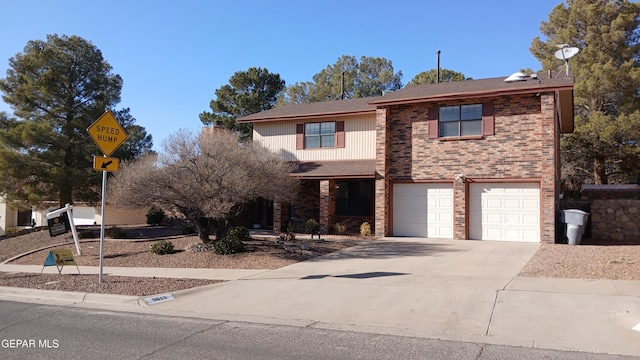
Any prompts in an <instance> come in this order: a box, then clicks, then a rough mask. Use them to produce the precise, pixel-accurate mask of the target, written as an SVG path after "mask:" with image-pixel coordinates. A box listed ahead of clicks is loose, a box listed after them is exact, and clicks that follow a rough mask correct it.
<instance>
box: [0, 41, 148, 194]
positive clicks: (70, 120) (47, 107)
mask: <svg viewBox="0 0 640 360" xmlns="http://www.w3.org/2000/svg"><path fill="white" fill-rule="evenodd" d="M111 70H112V68H111V66H110V65H109V64H108V63H107V62H106V61H105V60H104V59H103V57H102V53H101V52H100V50H99V49H98V48H97V47H96V46H95V45H93V44H92V43H91V42H89V41H87V40H84V39H82V38H80V37H77V36H71V37H67V36H58V35H48V36H47V40H46V41H42V40H33V41H29V42H28V43H27V45H26V47H25V48H24V50H23V52H22V53H19V54H17V55H15V56H14V57H12V58H10V59H9V69H8V70H7V76H6V78H5V79H1V80H0V91H2V93H3V96H2V98H3V100H4V101H5V102H6V103H7V104H9V105H10V106H11V107H12V109H13V115H14V116H9V115H7V114H2V115H0V194H1V195H2V196H3V197H4V198H5V200H7V201H9V202H12V201H23V202H27V203H29V204H38V203H41V202H43V201H55V200H58V201H59V204H60V205H61V206H63V205H64V204H66V203H73V202H75V201H86V202H94V201H97V200H98V199H99V197H100V193H99V192H100V186H99V184H100V177H101V174H100V173H99V172H98V171H95V170H93V169H92V166H93V165H92V164H93V159H92V157H93V155H101V153H100V151H99V150H98V148H97V146H95V144H94V143H93V141H92V140H91V138H90V137H89V135H88V134H87V132H86V129H87V128H88V127H89V125H91V123H92V122H93V121H95V120H96V119H97V118H98V117H100V115H102V114H103V113H104V111H105V110H106V109H111V108H113V107H114V106H115V105H116V104H117V103H118V102H119V101H120V90H121V88H122V78H121V77H120V76H119V75H117V74H113V73H112V72H111ZM116 117H117V118H119V119H118V120H119V121H120V122H121V124H123V125H124V128H125V131H128V132H131V133H132V135H133V137H132V138H130V139H129V140H128V142H127V146H126V147H124V149H123V150H121V151H120V152H119V154H120V156H123V157H124V158H127V157H129V158H131V157H136V156H138V155H140V154H141V153H144V152H146V151H149V150H150V149H151V145H152V143H151V136H150V135H146V132H145V131H144V129H143V128H141V127H139V126H136V125H134V124H133V123H134V121H135V119H133V118H132V117H131V116H130V115H129V110H128V109H125V110H121V111H117V112H116Z"/></svg>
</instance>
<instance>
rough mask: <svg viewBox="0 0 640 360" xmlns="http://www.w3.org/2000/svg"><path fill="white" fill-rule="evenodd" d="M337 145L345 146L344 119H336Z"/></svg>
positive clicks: (339, 146)
mask: <svg viewBox="0 0 640 360" xmlns="http://www.w3.org/2000/svg"><path fill="white" fill-rule="evenodd" d="M336 147H338V148H343V147H344V121H336Z"/></svg>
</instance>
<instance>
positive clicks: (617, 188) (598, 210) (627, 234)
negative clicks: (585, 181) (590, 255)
mask: <svg viewBox="0 0 640 360" xmlns="http://www.w3.org/2000/svg"><path fill="white" fill-rule="evenodd" d="M581 198H582V200H583V202H590V203H591V207H590V209H589V211H590V212H591V215H590V217H591V238H592V239H597V240H615V241H624V242H628V243H635V244H640V222H639V221H638V218H639V217H640V186H639V185H585V186H584V188H583V190H582V191H581Z"/></svg>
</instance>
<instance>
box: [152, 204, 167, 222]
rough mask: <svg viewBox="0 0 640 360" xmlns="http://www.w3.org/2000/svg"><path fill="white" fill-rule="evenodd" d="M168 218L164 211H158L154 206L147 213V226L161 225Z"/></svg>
mask: <svg viewBox="0 0 640 360" xmlns="http://www.w3.org/2000/svg"><path fill="white" fill-rule="evenodd" d="M166 217H167V216H166V215H165V213H164V211H163V210H162V209H158V208H157V207H155V206H153V207H151V209H149V211H148V212H147V224H149V225H160V224H162V222H163V221H164V219H165V218H166Z"/></svg>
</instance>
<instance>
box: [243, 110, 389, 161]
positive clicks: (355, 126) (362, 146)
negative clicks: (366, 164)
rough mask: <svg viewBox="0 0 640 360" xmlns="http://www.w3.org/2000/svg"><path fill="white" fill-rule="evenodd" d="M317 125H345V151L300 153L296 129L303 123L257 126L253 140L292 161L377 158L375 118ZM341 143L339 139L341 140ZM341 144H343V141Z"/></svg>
mask: <svg viewBox="0 0 640 360" xmlns="http://www.w3.org/2000/svg"><path fill="white" fill-rule="evenodd" d="M316 121H344V130H345V133H344V141H343V144H339V145H344V147H343V148H340V147H336V148H332V149H307V150H305V149H297V146H296V143H297V141H296V127H297V125H298V124H302V123H304V121H293V120H288V121H278V122H265V123H260V122H258V123H255V124H254V126H253V139H254V141H257V142H259V143H261V144H262V145H264V146H266V147H268V148H269V149H271V150H273V151H275V152H276V153H278V154H280V155H282V156H283V157H284V158H285V159H287V160H292V161H325V160H364V159H375V157H376V152H375V149H376V129H375V126H376V120H375V116H374V115H368V116H367V115H360V116H349V117H340V118H328V119H322V120H310V121H308V122H316ZM339 140H340V139H339ZM340 142H342V140H340Z"/></svg>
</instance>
